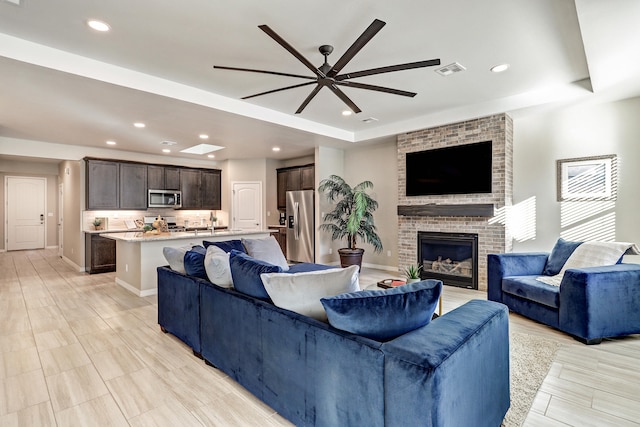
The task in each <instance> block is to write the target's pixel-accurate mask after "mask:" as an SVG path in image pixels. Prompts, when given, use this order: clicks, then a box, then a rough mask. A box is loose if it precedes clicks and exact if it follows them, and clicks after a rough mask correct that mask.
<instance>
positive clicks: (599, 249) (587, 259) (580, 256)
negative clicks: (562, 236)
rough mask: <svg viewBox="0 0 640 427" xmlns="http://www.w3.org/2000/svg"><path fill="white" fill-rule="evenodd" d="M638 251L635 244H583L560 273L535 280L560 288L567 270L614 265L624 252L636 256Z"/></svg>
mask: <svg viewBox="0 0 640 427" xmlns="http://www.w3.org/2000/svg"><path fill="white" fill-rule="evenodd" d="M639 251H640V250H639V249H638V247H637V246H636V244H635V243H628V242H584V243H583V244H581V245H580V246H578V247H577V248H576V250H575V251H573V253H572V254H571V255H570V256H569V258H568V259H567V262H565V263H564V266H563V267H562V269H561V270H560V273H558V274H557V275H555V276H550V277H548V276H541V277H537V278H536V279H537V280H538V281H540V282H544V283H546V284H548V285H553V286H560V283H561V282H562V278H563V277H564V272H565V271H567V270H569V269H572V268H587V267H600V266H604V265H614V264H615V263H616V262H618V260H619V259H620V258H621V257H622V256H623V255H624V254H625V252H629V253H630V254H637V253H638V252H639Z"/></svg>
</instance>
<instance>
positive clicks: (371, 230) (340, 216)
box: [318, 175, 382, 267]
mask: <svg viewBox="0 0 640 427" xmlns="http://www.w3.org/2000/svg"><path fill="white" fill-rule="evenodd" d="M370 188H373V183H372V182H371V181H363V182H361V183H360V184H358V185H356V186H355V187H351V186H350V185H349V184H347V183H346V182H345V181H344V179H342V178H341V177H339V176H337V175H331V176H330V177H329V178H327V179H323V180H322V181H320V186H319V187H318V191H319V192H321V193H324V194H325V196H326V197H327V200H329V201H330V202H336V205H335V208H334V209H333V210H332V211H331V212H329V213H327V214H325V216H324V218H323V220H324V223H323V224H321V225H320V229H321V230H323V231H326V232H328V233H330V234H331V239H332V240H341V239H346V240H347V247H346V248H341V249H338V253H339V254H340V264H341V265H342V267H348V266H350V265H357V266H358V267H361V266H362V255H363V254H364V249H362V248H358V247H356V245H357V242H358V239H360V240H361V241H363V242H366V243H369V244H371V245H373V250H374V252H381V251H382V242H381V241H380V236H378V233H377V232H376V226H375V224H374V221H373V212H374V211H375V210H376V209H377V208H378V202H377V201H375V200H374V199H373V198H372V197H371V196H370V195H369V194H368V193H367V190H368V189H370Z"/></svg>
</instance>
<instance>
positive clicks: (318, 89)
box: [296, 84, 322, 114]
mask: <svg viewBox="0 0 640 427" xmlns="http://www.w3.org/2000/svg"><path fill="white" fill-rule="evenodd" d="M320 89H322V85H320V84H318V85H316V87H315V88H313V90H312V91H311V93H310V94H309V96H307V98H306V99H305V100H304V101H302V104H300V106H299V107H298V109H297V110H296V114H300V113H302V110H304V109H305V108H306V106H307V104H309V102H311V100H312V99H313V98H314V97H315V96H316V95H317V94H318V92H320Z"/></svg>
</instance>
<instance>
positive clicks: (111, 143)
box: [107, 141, 116, 145]
mask: <svg viewBox="0 0 640 427" xmlns="http://www.w3.org/2000/svg"><path fill="white" fill-rule="evenodd" d="M107 145H116V142H115V141H107Z"/></svg>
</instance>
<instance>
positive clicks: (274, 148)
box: [271, 147, 280, 152]
mask: <svg viewBox="0 0 640 427" xmlns="http://www.w3.org/2000/svg"><path fill="white" fill-rule="evenodd" d="M271 150H272V151H276V152H277V151H280V147H273V148H272V149H271Z"/></svg>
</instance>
